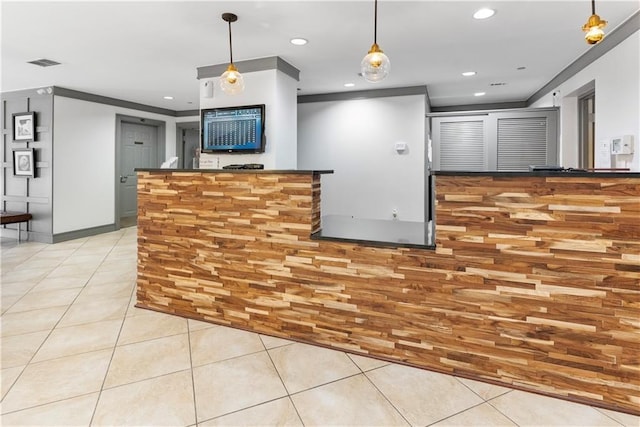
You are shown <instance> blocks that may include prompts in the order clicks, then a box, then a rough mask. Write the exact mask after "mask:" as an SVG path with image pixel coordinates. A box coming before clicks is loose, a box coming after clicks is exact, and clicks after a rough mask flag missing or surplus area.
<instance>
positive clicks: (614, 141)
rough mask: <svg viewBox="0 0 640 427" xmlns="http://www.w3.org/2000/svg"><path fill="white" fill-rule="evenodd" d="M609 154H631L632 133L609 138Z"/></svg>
mask: <svg viewBox="0 0 640 427" xmlns="http://www.w3.org/2000/svg"><path fill="white" fill-rule="evenodd" d="M611 154H633V135H623V136H616V137H615V138H611Z"/></svg>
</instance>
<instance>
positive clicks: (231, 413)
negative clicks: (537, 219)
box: [0, 227, 640, 427]
mask: <svg viewBox="0 0 640 427" xmlns="http://www.w3.org/2000/svg"><path fill="white" fill-rule="evenodd" d="M1 254H2V274H1V279H2V283H1V290H2V316H1V318H0V322H1V330H2V341H1V344H2V403H1V413H2V416H1V422H2V425H3V426H13V425H41V426H45V425H46V426H52V425H60V426H63V425H64V426H75V425H78V426H88V425H112V426H119V425H131V426H142V425H153V426H160V425H167V426H195V425H199V426H230V425H291V426H301V425H305V426H325V425H349V426H354V425H367V426H372V425H378V426H404V425H421V426H432V425H433V426H478V425H487V426H516V425H518V426H533V425H536V426H569V425H572V426H583V427H587V426H621V425H624V426H634V427H637V426H638V425H640V417H635V416H631V415H628V414H624V413H618V412H613V411H608V410H603V409H598V408H594V407H590V406H587V405H580V404H576V403H571V402H567V401H563V400H559V399H553V398H549V397H544V396H539V395H536V394H531V393H525V392H522V391H516V390H511V389H508V388H504V387H498V386H493V385H489V384H484V383H480V382H476V381H471V380H466V379H460V378H455V377H452V376H448V375H443V374H439V373H434V372H429V371H426V370H421V369H416V368H410V367H406V366H402V365H397V364H392V363H387V362H381V361H378V360H375V359H369V358H364V357H359V356H354V355H349V354H346V353H344V352H341V351H333V350H328V349H324V348H319V347H314V346H309V345H305V344H300V343H295V342H292V341H286V340H282V339H277V338H273V337H268V336H263V335H259V334H255V333H251V332H245V331H240V330H236V329H232V328H227V327H223V326H216V325H212V324H208V323H203V322H198V321H192V320H186V319H183V318H180V317H174V316H169V315H165V314H161V313H155V312H150V311H147V310H141V309H137V308H135V307H134V304H135V278H136V228H135V227H130V228H123V229H121V230H119V231H116V232H113V233H107V234H101V235H98V236H93V237H89V238H82V239H77V240H73V241H68V242H64V243H59V244H54V245H47V244H42V243H33V242H26V243H21V244H19V245H18V244H17V243H16V242H15V240H12V239H8V238H3V239H2V252H1Z"/></svg>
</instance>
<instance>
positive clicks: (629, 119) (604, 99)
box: [531, 31, 640, 172]
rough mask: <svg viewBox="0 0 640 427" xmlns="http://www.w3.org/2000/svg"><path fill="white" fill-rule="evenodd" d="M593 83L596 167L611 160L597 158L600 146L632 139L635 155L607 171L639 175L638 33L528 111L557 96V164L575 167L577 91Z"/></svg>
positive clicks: (625, 158)
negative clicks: (619, 169) (623, 170)
mask: <svg viewBox="0 0 640 427" xmlns="http://www.w3.org/2000/svg"><path fill="white" fill-rule="evenodd" d="M591 82H595V90H596V92H595V93H596V105H595V111H596V135H595V141H596V159H597V163H596V167H609V165H608V164H606V161H607V160H610V157H609V158H608V157H607V156H602V155H598V154H599V153H600V148H601V142H602V141H603V140H607V139H609V138H611V137H615V136H620V135H633V138H634V144H635V153H634V154H633V155H628V156H622V155H621V156H617V159H616V158H614V162H613V163H611V166H610V167H629V168H631V170H633V171H636V172H638V171H640V149H639V145H640V141H638V139H639V138H640V31H636V32H635V33H633V34H632V35H631V36H629V37H628V38H627V39H625V40H624V41H623V42H621V43H620V44H619V45H618V46H616V47H615V48H613V49H612V50H611V51H609V52H607V53H606V54H605V55H603V56H602V57H600V58H599V59H598V60H597V61H595V62H593V63H592V64H590V65H589V66H588V67H586V68H584V69H583V70H582V71H580V72H579V73H578V74H576V75H575V76H573V77H572V78H570V79H569V80H567V81H566V82H564V83H562V84H561V85H560V86H559V87H557V88H556V89H554V90H552V91H550V92H549V93H548V94H547V95H545V96H544V97H543V98H541V99H540V100H538V101H536V102H535V103H534V104H532V105H531V107H548V106H552V105H553V102H554V99H553V96H552V94H553V92H559V93H560V96H558V97H556V105H558V103H559V106H560V107H561V108H560V112H561V142H560V144H561V150H560V162H561V163H560V164H562V165H563V166H565V167H576V166H578V164H579V163H578V146H579V145H578V107H577V103H578V95H579V94H580V93H579V92H580V89H581V88H582V87H585V86H587V85H589V84H590V83H591Z"/></svg>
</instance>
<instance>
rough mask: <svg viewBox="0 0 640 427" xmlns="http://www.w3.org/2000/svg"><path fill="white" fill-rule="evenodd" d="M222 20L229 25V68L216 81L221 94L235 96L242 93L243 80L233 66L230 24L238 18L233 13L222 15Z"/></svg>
mask: <svg viewBox="0 0 640 427" xmlns="http://www.w3.org/2000/svg"><path fill="white" fill-rule="evenodd" d="M222 19H223V20H224V21H226V22H227V23H228V24H229V66H228V67H227V71H225V72H224V73H223V74H222V75H221V76H220V79H219V80H218V81H219V83H220V89H222V91H223V92H225V93H228V94H229V95H236V94H238V93H242V91H244V78H243V77H242V74H240V73H239V72H238V69H237V68H236V66H235V65H233V47H232V45H231V23H232V22H236V21H237V20H238V17H237V16H236V15H235V14H233V13H223V14H222Z"/></svg>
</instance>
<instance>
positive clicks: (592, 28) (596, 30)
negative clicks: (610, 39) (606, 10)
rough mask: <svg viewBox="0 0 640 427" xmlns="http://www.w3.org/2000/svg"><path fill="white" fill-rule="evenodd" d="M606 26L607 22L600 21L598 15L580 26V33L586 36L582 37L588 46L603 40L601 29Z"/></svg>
mask: <svg viewBox="0 0 640 427" xmlns="http://www.w3.org/2000/svg"><path fill="white" fill-rule="evenodd" d="M606 26H607V21H604V20H602V19H600V17H599V16H598V15H591V17H589V21H587V23H586V24H584V25H583V26H582V31H585V32H586V33H587V34H586V35H585V36H584V38H585V40H586V41H587V43H589V44H596V43H598V42H599V41H600V40H602V39H603V38H604V31H602V29H603V28H604V27H606Z"/></svg>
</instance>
